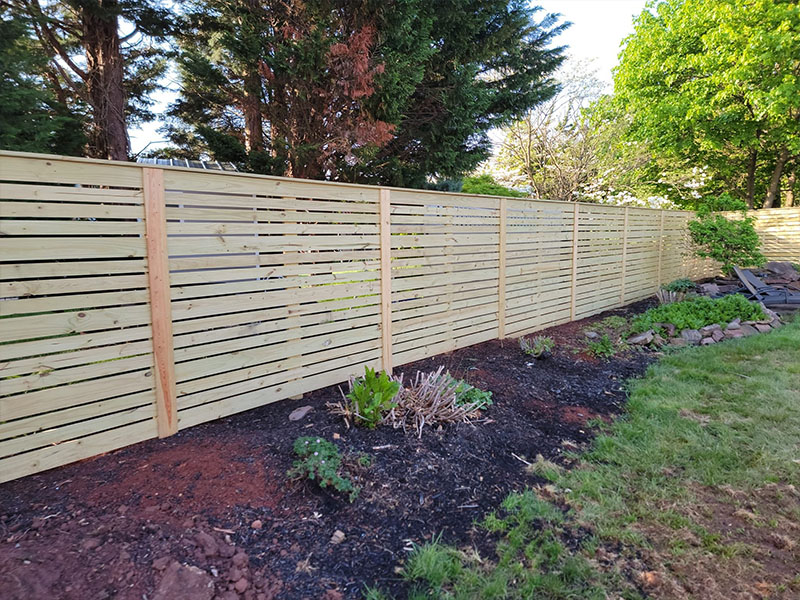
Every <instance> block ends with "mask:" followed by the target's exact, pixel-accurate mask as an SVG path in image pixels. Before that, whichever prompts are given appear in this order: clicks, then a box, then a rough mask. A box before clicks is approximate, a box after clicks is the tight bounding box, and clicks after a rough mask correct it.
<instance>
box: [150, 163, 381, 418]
mask: <svg viewBox="0 0 800 600" xmlns="http://www.w3.org/2000/svg"><path fill="white" fill-rule="evenodd" d="M165 186H166V189H167V191H166V204H167V235H168V247H169V260H170V279H171V282H172V287H171V291H172V317H173V321H174V328H175V338H174V339H175V375H176V380H177V396H178V399H177V403H178V423H179V426H180V427H181V428H185V427H187V426H189V425H192V424H196V423H201V422H204V421H209V420H212V419H215V418H218V417H221V416H225V415H228V414H232V413H235V412H240V411H243V410H247V409H249V408H253V407H256V406H260V405H262V404H266V403H268V402H273V401H276V400H281V399H285V398H289V397H293V396H296V395H298V394H302V393H303V392H307V391H311V390H314V389H317V388H319V387H322V386H325V385H328V384H332V383H338V382H340V381H342V380H344V379H346V378H347V377H348V376H349V375H351V374H355V373H359V372H363V369H364V365H369V366H372V367H376V368H380V358H381V335H380V322H381V317H380V246H379V239H378V233H379V231H378V225H379V223H378V194H377V191H376V190H374V189H364V188H360V187H359V188H355V187H353V186H337V185H334V186H329V185H327V184H321V183H308V184H306V183H305V182H290V181H289V182H287V181H283V180H278V181H273V180H269V179H266V180H265V179H262V178H251V177H241V178H240V177H234V178H233V180H232V181H229V180H228V179H227V178H224V177H223V178H219V177H216V176H215V175H208V174H205V173H194V172H184V171H173V170H167V171H165Z"/></svg>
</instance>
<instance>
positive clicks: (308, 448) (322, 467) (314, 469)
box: [286, 437, 360, 502]
mask: <svg viewBox="0 0 800 600" xmlns="http://www.w3.org/2000/svg"><path fill="white" fill-rule="evenodd" d="M294 453H295V454H296V455H297V456H298V457H299V460H296V461H294V464H293V465H292V468H291V469H289V471H287V473H286V474H287V476H289V477H291V478H292V479H310V480H311V481H316V482H317V483H318V484H319V486H320V487H321V488H327V487H328V486H330V487H332V488H333V489H335V490H337V491H339V492H342V493H345V494H348V496H349V499H350V502H353V501H354V500H355V499H356V498H357V497H358V492H359V491H360V488H358V487H356V486H354V485H353V482H352V481H350V480H349V479H345V478H344V477H342V476H341V475H340V474H339V469H340V468H341V466H342V457H341V456H340V455H339V449H338V448H337V447H336V446H335V445H334V444H332V443H331V442H329V441H327V440H324V439H322V438H318V437H300V438H297V439H296V440H295V442H294Z"/></svg>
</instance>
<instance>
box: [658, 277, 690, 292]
mask: <svg viewBox="0 0 800 600" xmlns="http://www.w3.org/2000/svg"><path fill="white" fill-rule="evenodd" d="M661 287H662V288H663V289H665V290H667V291H668V292H684V293H685V292H691V291H692V290H693V289H694V288H695V284H694V281H692V280H691V279H687V278H686V277H681V278H680V279H676V280H675V281H670V282H669V283H667V284H665V285H662V286H661Z"/></svg>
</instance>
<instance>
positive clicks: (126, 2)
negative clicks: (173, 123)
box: [11, 0, 170, 160]
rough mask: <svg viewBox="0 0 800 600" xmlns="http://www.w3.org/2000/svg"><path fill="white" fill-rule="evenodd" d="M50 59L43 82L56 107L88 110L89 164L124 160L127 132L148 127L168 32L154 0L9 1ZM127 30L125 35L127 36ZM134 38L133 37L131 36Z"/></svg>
mask: <svg viewBox="0 0 800 600" xmlns="http://www.w3.org/2000/svg"><path fill="white" fill-rule="evenodd" d="M11 6H12V7H13V8H14V11H15V16H16V18H18V19H25V20H26V21H27V22H28V23H29V24H30V26H31V28H32V30H33V31H34V33H35V37H36V39H37V40H38V42H39V44H40V47H41V51H42V52H43V53H44V54H45V55H46V56H47V57H48V59H49V60H48V65H47V68H46V69H45V73H44V74H45V75H46V77H47V80H48V82H49V85H50V87H51V90H52V91H53V94H54V95H55V96H56V97H57V98H58V100H59V102H60V103H61V104H62V105H63V106H66V107H69V109H70V110H73V109H75V110H77V108H78V107H84V106H85V107H86V109H87V112H88V116H89V119H87V121H86V123H87V131H86V135H87V138H88V149H87V154H88V155H89V156H93V157H97V158H110V159H115V160H127V158H128V152H129V146H130V144H129V140H128V131H127V128H128V126H131V125H135V124H137V123H140V122H142V121H146V120H151V119H152V118H153V115H152V114H151V112H150V110H149V108H150V106H151V101H150V99H149V94H150V93H152V92H153V91H154V90H156V89H158V87H159V85H158V83H157V82H158V80H159V78H160V76H161V75H162V74H163V73H164V71H165V69H166V64H167V63H166V56H165V52H164V49H163V48H160V47H159V46H158V42H159V41H161V40H163V39H165V38H166V37H167V35H168V34H169V31H170V25H169V12H168V11H167V10H166V9H164V8H163V7H162V6H161V5H160V3H159V2H158V1H157V0H153V1H144V2H138V1H135V0H62V1H60V2H44V3H42V2H39V0H12V1H11ZM123 28H124V29H125V30H126V33H123V32H122V30H123ZM128 30H130V31H128Z"/></svg>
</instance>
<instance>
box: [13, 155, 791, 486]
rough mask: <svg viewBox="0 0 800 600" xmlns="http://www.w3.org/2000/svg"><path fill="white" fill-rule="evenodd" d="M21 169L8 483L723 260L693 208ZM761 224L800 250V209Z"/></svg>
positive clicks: (17, 166)
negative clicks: (699, 256) (695, 250)
mask: <svg viewBox="0 0 800 600" xmlns="http://www.w3.org/2000/svg"><path fill="white" fill-rule="evenodd" d="M0 182H2V183H0V253H1V254H0V313H2V314H1V315H0V316H2V318H0V369H1V371H0V481H5V480H8V479H13V478H16V477H21V476H23V475H26V474H29V473H34V472H37V471H41V470H44V469H48V468H51V467H54V466H58V465H62V464H66V463H68V462H71V461H74V460H79V459H81V458H85V457H88V456H92V455H94V454H98V453H101V452H106V451H108V450H112V449H115V448H119V447H121V446H124V445H127V444H132V443H135V442H138V441H141V440H144V439H148V438H152V437H155V436H157V435H162V436H163V435H169V434H170V433H173V432H174V431H175V430H176V429H183V428H186V427H190V426H192V425H195V424H198V423H202V422H206V421H210V420H213V419H216V418H218V417H221V416H225V415H229V414H232V413H236V412H240V411H244V410H247V409H250V408H254V407H257V406H261V405H264V404H266V403H269V402H274V401H277V400H281V399H285V398H291V397H296V396H297V395H299V394H303V393H305V392H308V391H311V390H314V389H317V388H320V387H324V386H327V385H331V384H335V383H340V382H343V381H345V380H346V379H347V378H348V377H349V376H351V375H353V374H356V373H360V372H362V371H363V368H364V366H365V365H367V366H371V367H374V368H376V369H377V368H383V369H386V370H391V368H392V367H393V366H394V365H403V364H406V363H409V362H412V361H414V360H418V359H421V358H425V357H429V356H433V355H436V354H440V353H443V352H448V351H451V350H454V349H457V348H461V347H463V346H467V345H471V344H476V343H479V342H483V341H486V340H490V339H495V338H497V337H518V336H520V335H524V334H526V333H528V332H532V331H536V330H539V329H544V328H546V327H551V326H553V325H557V324H560V323H564V322H567V321H569V320H571V319H580V318H584V317H587V316H590V315H592V314H595V313H598V312H601V311H603V310H607V309H610V308H614V307H617V306H621V305H623V304H626V303H629V302H632V301H634V300H639V299H642V298H644V297H647V296H649V295H651V294H653V293H654V292H655V290H656V289H657V287H658V285H659V284H661V283H666V282H668V281H671V280H673V279H675V278H677V277H681V276H692V277H694V278H699V277H703V276H706V275H711V274H713V273H714V272H715V270H716V265H714V264H712V263H711V262H709V261H700V260H696V259H693V258H692V257H691V255H690V254H689V252H688V248H689V246H688V236H687V230H686V223H687V221H688V219H689V218H690V216H691V213H688V212H685V211H674V212H664V211H659V210H650V209H638V208H622V207H616V206H601V205H593V204H573V203H563V202H550V201H539V200H529V199H516V198H496V197H487V196H470V195H465V194H449V193H443V192H428V191H421V190H402V189H387V188H384V189H379V188H376V187H371V186H359V185H349V184H340V183H329V182H310V181H301V180H292V179H284V178H278V177H264V176H257V175H247V174H232V173H212V172H199V171H196V170H190V169H181V168H173V167H165V168H154V167H152V166H148V167H143V166H142V165H136V164H131V163H114V162H109V161H95V160H86V159H72V158H60V157H53V156H40V155H26V154H22V153H10V152H0ZM757 227H760V231H761V232H762V237H764V239H765V247H766V250H767V254H768V255H770V257H771V258H784V259H789V260H800V258H797V251H796V248H797V244H798V243H800V209H794V211H783V212H781V213H775V216H773V214H772V213H771V212H769V211H764V213H763V216H759V221H758V224H757ZM787 248H788V250H787ZM154 365H155V366H156V367H157V368H158V377H155V376H154Z"/></svg>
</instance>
